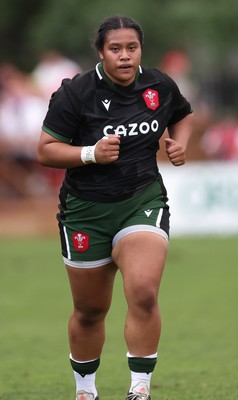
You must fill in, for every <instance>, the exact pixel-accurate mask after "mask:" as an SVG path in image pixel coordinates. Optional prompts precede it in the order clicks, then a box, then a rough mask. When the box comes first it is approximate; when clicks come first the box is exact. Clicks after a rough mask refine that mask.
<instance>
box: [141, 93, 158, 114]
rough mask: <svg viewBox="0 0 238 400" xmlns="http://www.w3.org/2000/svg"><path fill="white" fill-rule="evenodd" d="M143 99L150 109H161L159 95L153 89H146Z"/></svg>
mask: <svg viewBox="0 0 238 400" xmlns="http://www.w3.org/2000/svg"><path fill="white" fill-rule="evenodd" d="M143 98H144V100H145V103H146V105H147V107H148V108H150V109H151V110H156V108H158V107H159V93H158V92H157V91H156V90H153V89H149V88H148V89H146V91H145V92H144V93H143Z"/></svg>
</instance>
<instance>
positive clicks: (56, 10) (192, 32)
mask: <svg viewBox="0 0 238 400" xmlns="http://www.w3.org/2000/svg"><path fill="white" fill-rule="evenodd" d="M112 14H121V15H128V16H130V17H133V18H135V19H136V20H138V21H139V22H140V23H141V25H142V27H143V29H144V33H145V49H144V54H143V61H144V64H146V65H149V64H150V65H157V64H158V63H159V61H160V59H161V57H162V55H163V53H164V52H165V51H167V50H171V49H174V48H176V49H180V50H184V51H186V52H188V53H189V54H190V55H191V56H193V57H195V58H196V57H197V59H198V60H200V59H201V57H202V59H203V62H202V66H201V67H204V63H205V66H206V67H207V68H209V67H211V68H213V67H214V65H216V63H217V62H219V64H223V63H224V64H225V63H226V60H225V58H224V54H227V53H231V52H233V51H234V49H236V46H237V37H238V24H237V15H238V2H237V0H226V1H224V0H217V1H216V2H209V1H207V0H179V1H178V0H147V1H145V0H130V1H128V0H120V1H118V0H117V1H115V0H100V1H97V0H90V1H85V0H81V1H79V0H47V1H46V0H37V1H33V0H1V13H0V42H1V52H0V61H9V62H13V63H15V64H16V65H18V66H19V67H21V68H22V69H25V70H26V71H29V70H31V69H32V68H33V66H34V65H35V64H36V62H37V61H38V60H39V57H40V54H41V53H42V52H44V51H45V50H48V49H57V50H59V51H61V52H62V53H64V54H65V55H67V56H69V57H71V58H73V59H75V60H76V61H78V62H79V63H80V64H81V65H82V66H83V68H87V67H89V66H90V65H92V63H94V60H95V59H96V55H95V52H94V50H92V47H91V41H93V39H94V35H95V31H96V29H97V27H98V25H99V24H100V23H101V21H102V20H103V19H104V18H105V17H107V16H109V15H112ZM201 67H200V68H201Z"/></svg>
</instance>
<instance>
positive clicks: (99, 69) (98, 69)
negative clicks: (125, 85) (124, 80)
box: [96, 62, 142, 87]
mask: <svg viewBox="0 0 238 400" xmlns="http://www.w3.org/2000/svg"><path fill="white" fill-rule="evenodd" d="M96 73H97V75H98V77H99V79H100V80H103V79H104V80H105V82H107V83H108V84H109V85H110V86H113V87H115V84H114V82H112V81H111V79H110V78H109V77H108V76H107V75H106V74H105V72H104V71H103V66H102V62H99V63H98V64H97V65H96ZM140 74H142V68H141V66H140V65H139V68H138V71H137V73H136V77H135V82H137V80H138V78H139V76H140Z"/></svg>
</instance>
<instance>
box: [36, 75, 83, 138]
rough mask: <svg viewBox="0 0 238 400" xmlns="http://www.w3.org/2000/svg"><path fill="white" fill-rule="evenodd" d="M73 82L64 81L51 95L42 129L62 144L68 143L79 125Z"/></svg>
mask: <svg viewBox="0 0 238 400" xmlns="http://www.w3.org/2000/svg"><path fill="white" fill-rule="evenodd" d="M73 88H74V86H73V80H71V79H64V80H63V81H62V85H61V87H60V88H59V89H58V90H57V91H56V92H54V93H53V94H52V96H51V99H50V102H49V108H48V111H47V114H46V116H45V119H44V121H43V127H42V129H43V130H44V131H46V132H47V133H49V134H50V135H52V136H54V137H56V138H57V139H59V140H62V141H64V142H70V141H71V140H72V139H73V138H74V137H75V135H76V134H77V132H78V128H79V125H80V113H79V110H80V104H79V101H78V104H77V102H76V101H77V99H76V96H75V95H74V90H73Z"/></svg>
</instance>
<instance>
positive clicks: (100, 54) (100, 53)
mask: <svg viewBox="0 0 238 400" xmlns="http://www.w3.org/2000/svg"><path fill="white" fill-rule="evenodd" d="M98 54H99V57H100V60H102V61H103V60H104V57H103V53H102V52H101V51H99V52H98Z"/></svg>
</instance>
